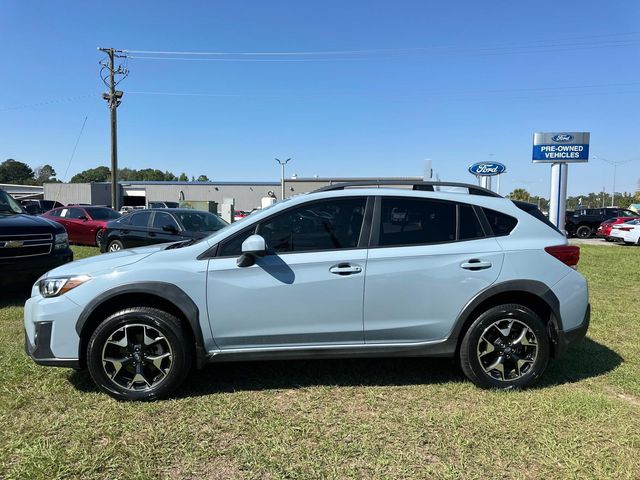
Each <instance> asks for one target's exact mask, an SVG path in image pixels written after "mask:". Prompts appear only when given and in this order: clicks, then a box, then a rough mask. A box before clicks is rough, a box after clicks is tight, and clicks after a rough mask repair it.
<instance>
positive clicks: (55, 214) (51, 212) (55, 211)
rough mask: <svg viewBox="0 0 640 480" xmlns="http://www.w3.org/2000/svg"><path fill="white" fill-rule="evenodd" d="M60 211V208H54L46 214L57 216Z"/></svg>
mask: <svg viewBox="0 0 640 480" xmlns="http://www.w3.org/2000/svg"><path fill="white" fill-rule="evenodd" d="M61 213H62V209H60V208H59V209H56V210H51V211H50V212H49V213H48V214H47V215H49V216H50V217H59V216H60V214H61Z"/></svg>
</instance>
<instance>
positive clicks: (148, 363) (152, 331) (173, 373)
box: [87, 307, 192, 401]
mask: <svg viewBox="0 0 640 480" xmlns="http://www.w3.org/2000/svg"><path fill="white" fill-rule="evenodd" d="M191 359H192V345H190V344H189V342H188V341H187V337H186V336H185V334H184V330H183V328H182V325H181V323H180V321H179V320H178V319H177V318H176V317H174V316H173V315H170V314H168V313H167V312H164V311H162V310H158V309H156V308H149V307H133V308H127V309H124V310H121V311H119V312H117V313H114V314H113V315H111V316H109V317H108V318H107V319H106V320H104V321H103V322H102V323H101V324H100V325H98V328H96V330H95V331H94V332H93V335H91V338H90V339H89V343H88V346H87V365H88V367H89V373H90V374H91V378H92V379H93V381H94V382H95V383H96V385H98V387H100V389H101V390H102V391H104V392H106V393H107V394H109V395H111V396H112V397H113V398H116V399H118V400H141V401H150V400H157V399H161V398H166V397H167V396H169V395H170V394H171V393H172V392H173V391H174V390H175V389H176V388H177V387H178V386H179V385H180V384H181V383H182V382H183V381H184V379H185V377H186V375H187V374H188V372H189V369H190V368H191Z"/></svg>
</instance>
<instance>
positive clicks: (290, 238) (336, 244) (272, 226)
mask: <svg viewBox="0 0 640 480" xmlns="http://www.w3.org/2000/svg"><path fill="white" fill-rule="evenodd" d="M365 204H366V198H365V197H349V198H340V199H332V200H325V201H320V202H312V203H310V204H308V205H303V206H300V207H297V208H293V209H291V210H288V211H286V212H284V213H281V214H279V215H276V216H275V217H274V218H271V219H268V220H266V221H265V222H263V223H261V224H260V225H259V227H258V234H259V235H262V236H263V237H264V239H265V241H266V243H267V247H268V248H269V250H271V251H274V252H276V253H285V252H304V251H314V250H339V249H344V248H355V247H357V246H358V240H359V239H360V230H361V229H362V222H363V219H364V209H365Z"/></svg>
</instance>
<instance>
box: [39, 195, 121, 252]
mask: <svg viewBox="0 0 640 480" xmlns="http://www.w3.org/2000/svg"><path fill="white" fill-rule="evenodd" d="M42 216H43V217H44V218H48V219H49V220H53V221H54V222H58V223H60V224H61V225H62V226H63V227H64V228H65V230H66V231H67V233H68V234H69V241H70V242H71V243H77V244H80V245H97V246H100V237H102V235H103V234H104V229H105V228H106V226H107V223H108V222H110V221H111V220H114V219H116V218H120V214H119V213H118V212H116V211H115V210H114V209H112V208H109V207H94V206H86V207H85V206H71V205H68V206H66V207H60V208H54V209H53V210H51V211H49V212H47V213H45V214H43V215H42Z"/></svg>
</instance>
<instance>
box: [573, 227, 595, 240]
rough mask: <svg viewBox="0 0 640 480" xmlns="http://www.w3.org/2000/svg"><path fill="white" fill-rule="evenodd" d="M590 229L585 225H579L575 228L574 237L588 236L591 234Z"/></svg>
mask: <svg viewBox="0 0 640 480" xmlns="http://www.w3.org/2000/svg"><path fill="white" fill-rule="evenodd" d="M591 233H593V232H592V230H591V227H588V226H587V225H580V226H579V227H578V229H577V230H576V237H578V238H589V237H590V236H591Z"/></svg>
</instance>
